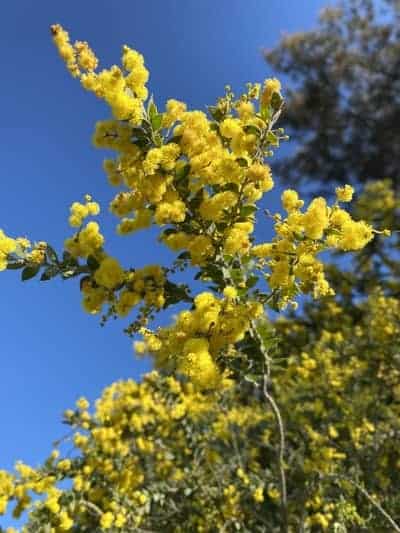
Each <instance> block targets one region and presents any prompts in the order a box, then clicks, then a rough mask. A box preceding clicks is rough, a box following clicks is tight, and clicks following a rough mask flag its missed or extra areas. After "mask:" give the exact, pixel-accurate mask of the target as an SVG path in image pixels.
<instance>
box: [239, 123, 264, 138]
mask: <svg viewBox="0 0 400 533" xmlns="http://www.w3.org/2000/svg"><path fill="white" fill-rule="evenodd" d="M243 131H244V132H245V133H248V134H250V133H251V134H253V135H257V137H260V135H261V130H260V128H257V126H254V124H248V125H247V126H244V128H243Z"/></svg>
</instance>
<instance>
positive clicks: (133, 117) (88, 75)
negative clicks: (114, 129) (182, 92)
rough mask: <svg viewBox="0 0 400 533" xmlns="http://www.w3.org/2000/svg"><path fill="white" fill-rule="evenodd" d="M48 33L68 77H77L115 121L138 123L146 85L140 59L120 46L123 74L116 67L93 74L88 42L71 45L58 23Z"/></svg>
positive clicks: (146, 75) (141, 114)
mask: <svg viewBox="0 0 400 533" xmlns="http://www.w3.org/2000/svg"><path fill="white" fill-rule="evenodd" d="M51 30H52V33H53V40H54V43H55V45H56V46H57V48H58V51H59V53H60V56H61V57H62V59H63V60H64V61H65V63H66V65H67V67H68V69H69V71H70V72H71V74H72V75H73V76H74V77H79V78H80V80H81V83H82V86H83V87H84V88H85V89H87V90H88V91H91V92H93V93H94V94H95V95H96V96H97V97H99V98H102V99H104V100H105V101H106V102H107V103H108V104H109V106H110V107H111V110H112V112H113V115H114V117H115V118H116V119H117V120H128V121H129V122H130V123H131V124H138V123H140V121H141V119H142V117H143V101H144V100H146V98H147V95H148V92H147V88H146V83H147V81H148V77H149V73H148V71H147V69H146V68H145V66H144V60H143V56H142V55H141V54H139V53H138V52H136V51H135V50H131V49H130V48H129V47H128V46H124V47H123V51H122V65H123V68H124V70H125V72H126V75H125V74H124V71H123V70H122V69H120V68H119V67H117V66H116V65H114V66H113V67H111V68H110V69H108V70H107V69H104V70H102V71H101V72H99V73H96V72H95V70H96V68H97V65H98V60H97V58H96V56H95V54H94V52H93V51H92V50H91V48H90V47H89V45H88V43H86V42H80V41H77V42H76V43H75V44H74V45H71V44H70V41H69V35H68V32H66V31H65V30H64V29H63V28H62V27H61V26H60V25H59V24H55V25H53V26H52V27H51Z"/></svg>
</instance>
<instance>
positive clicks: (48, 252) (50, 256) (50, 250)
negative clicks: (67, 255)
mask: <svg viewBox="0 0 400 533" xmlns="http://www.w3.org/2000/svg"><path fill="white" fill-rule="evenodd" d="M46 255H47V257H48V259H49V261H51V262H52V263H58V256H57V253H56V251H55V250H54V248H52V247H51V246H50V245H49V244H48V245H47V246H46Z"/></svg>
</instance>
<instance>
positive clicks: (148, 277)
mask: <svg viewBox="0 0 400 533" xmlns="http://www.w3.org/2000/svg"><path fill="white" fill-rule="evenodd" d="M164 286H165V275H164V272H163V270H162V268H161V267H160V266H158V265H148V266H145V267H143V268H141V269H136V270H134V271H130V272H125V271H124V270H123V269H122V268H121V266H120V264H119V263H118V261H117V260H116V259H114V258H112V257H105V258H104V259H103V260H102V261H101V263H100V265H99V267H98V269H97V270H96V271H95V273H94V276H93V278H90V279H86V280H85V281H84V283H83V284H82V293H83V300H82V305H83V308H84V309H85V310H86V311H87V312H88V313H91V314H96V313H99V312H101V310H102V308H103V305H104V304H105V303H107V302H108V303H112V304H113V306H114V309H115V312H116V314H117V315H118V316H121V317H124V316H127V315H128V314H129V313H130V311H131V310H132V309H133V308H134V307H135V306H136V305H138V304H139V303H140V302H144V303H145V305H146V306H148V307H154V308H155V309H161V308H162V307H163V305H164V303H165V295H164ZM119 289H121V290H120V291H119ZM118 291H119V292H118Z"/></svg>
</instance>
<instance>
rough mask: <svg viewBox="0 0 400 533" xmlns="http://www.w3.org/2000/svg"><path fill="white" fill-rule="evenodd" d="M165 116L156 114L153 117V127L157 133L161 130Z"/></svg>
mask: <svg viewBox="0 0 400 533" xmlns="http://www.w3.org/2000/svg"><path fill="white" fill-rule="evenodd" d="M162 119H163V116H162V115H161V114H156V115H153V116H152V117H151V125H152V127H153V130H154V131H157V130H159V129H160V127H161V124H162Z"/></svg>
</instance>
